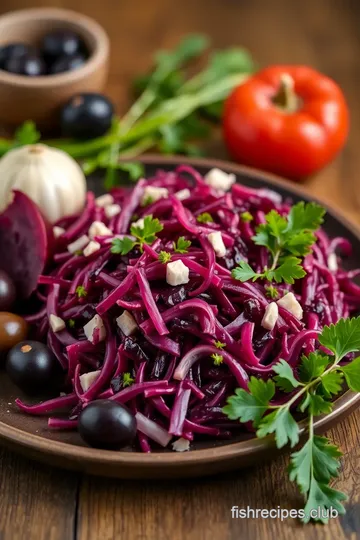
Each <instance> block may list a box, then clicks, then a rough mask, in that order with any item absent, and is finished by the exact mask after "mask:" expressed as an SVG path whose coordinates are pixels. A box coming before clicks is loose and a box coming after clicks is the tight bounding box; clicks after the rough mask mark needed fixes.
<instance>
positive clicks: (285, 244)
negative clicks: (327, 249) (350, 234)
mask: <svg viewBox="0 0 360 540" xmlns="http://www.w3.org/2000/svg"><path fill="white" fill-rule="evenodd" d="M324 213H325V210H324V208H322V207H321V206H319V205H318V204H316V203H307V204H305V203H304V202H301V203H298V204H295V205H294V206H293V207H292V208H291V210H290V212H289V214H288V216H286V217H285V216H282V215H280V214H279V213H278V212H277V211H276V210H271V211H270V212H269V213H268V214H266V216H265V219H266V223H261V224H260V225H259V226H258V227H257V228H256V234H255V236H253V238H252V240H253V242H254V243H255V244H256V245H257V246H263V247H266V248H267V250H268V251H269V252H270V255H271V258H272V261H271V264H270V265H269V267H264V269H263V271H262V272H260V273H255V272H253V271H252V269H251V267H250V266H249V265H247V267H246V271H244V270H245V268H244V266H243V265H240V268H241V270H240V271H239V272H234V271H233V274H232V275H233V277H234V279H239V280H240V281H246V276H248V278H247V279H252V280H253V281H255V280H256V279H259V278H266V279H267V280H268V281H276V282H277V283H282V282H285V283H290V284H293V283H294V282H295V279H300V278H302V277H304V276H305V275H306V272H305V270H304V268H303V267H302V266H301V262H302V260H301V259H299V258H298V257H304V256H305V255H307V254H308V253H310V252H311V246H312V245H313V244H314V243H315V241H316V237H315V235H314V234H313V233H314V231H316V230H317V229H318V227H319V226H320V224H321V223H322V221H323V216H324ZM235 270H236V269H235Z"/></svg>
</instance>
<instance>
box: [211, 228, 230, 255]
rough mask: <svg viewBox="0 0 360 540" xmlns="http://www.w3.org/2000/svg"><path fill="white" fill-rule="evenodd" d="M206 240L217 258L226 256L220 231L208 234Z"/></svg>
mask: <svg viewBox="0 0 360 540" xmlns="http://www.w3.org/2000/svg"><path fill="white" fill-rule="evenodd" d="M208 240H209V242H210V244H211V245H212V247H213V248H214V251H215V253H216V256H217V257H225V255H226V247H225V244H224V241H223V239H222V236H221V232H220V231H215V232H212V233H210V234H208Z"/></svg>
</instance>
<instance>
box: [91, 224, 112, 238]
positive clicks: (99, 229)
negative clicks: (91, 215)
mask: <svg viewBox="0 0 360 540" xmlns="http://www.w3.org/2000/svg"><path fill="white" fill-rule="evenodd" d="M89 236H90V238H91V240H94V238H95V236H113V233H112V231H110V229H109V228H108V227H107V226H106V225H105V224H104V223H102V221H94V222H93V223H92V224H91V225H90V229H89Z"/></svg>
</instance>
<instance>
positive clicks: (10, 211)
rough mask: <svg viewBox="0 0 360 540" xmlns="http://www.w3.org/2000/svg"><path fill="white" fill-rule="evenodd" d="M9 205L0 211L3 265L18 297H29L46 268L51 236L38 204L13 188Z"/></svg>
mask: <svg viewBox="0 0 360 540" xmlns="http://www.w3.org/2000/svg"><path fill="white" fill-rule="evenodd" d="M13 193H14V197H13V200H12V202H11V203H10V204H9V206H8V207H7V208H6V209H5V210H4V212H3V213H2V214H0V268H1V269H2V270H4V271H5V272H6V273H7V274H9V276H11V278H12V279H13V281H14V283H15V285H16V291H17V297H18V299H22V300H23V299H25V298H28V297H29V296H30V295H31V293H32V292H33V291H34V290H35V289H36V286H37V282H38V278H39V275H40V274H41V272H42V271H43V268H44V265H45V262H46V258H47V252H48V237H47V227H46V224H45V221H44V219H43V217H42V215H41V213H40V211H39V209H38V207H37V206H36V204H35V203H34V202H33V201H32V200H31V199H29V197H27V195H25V194H24V193H22V192H21V191H14V192H13Z"/></svg>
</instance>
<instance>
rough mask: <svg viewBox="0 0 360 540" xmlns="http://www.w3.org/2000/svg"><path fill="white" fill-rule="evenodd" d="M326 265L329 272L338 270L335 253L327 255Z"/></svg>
mask: <svg viewBox="0 0 360 540" xmlns="http://www.w3.org/2000/svg"><path fill="white" fill-rule="evenodd" d="M327 263H328V267H329V270H330V271H331V272H337V271H338V263H337V256H336V253H330V255H329V256H328V260H327Z"/></svg>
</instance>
